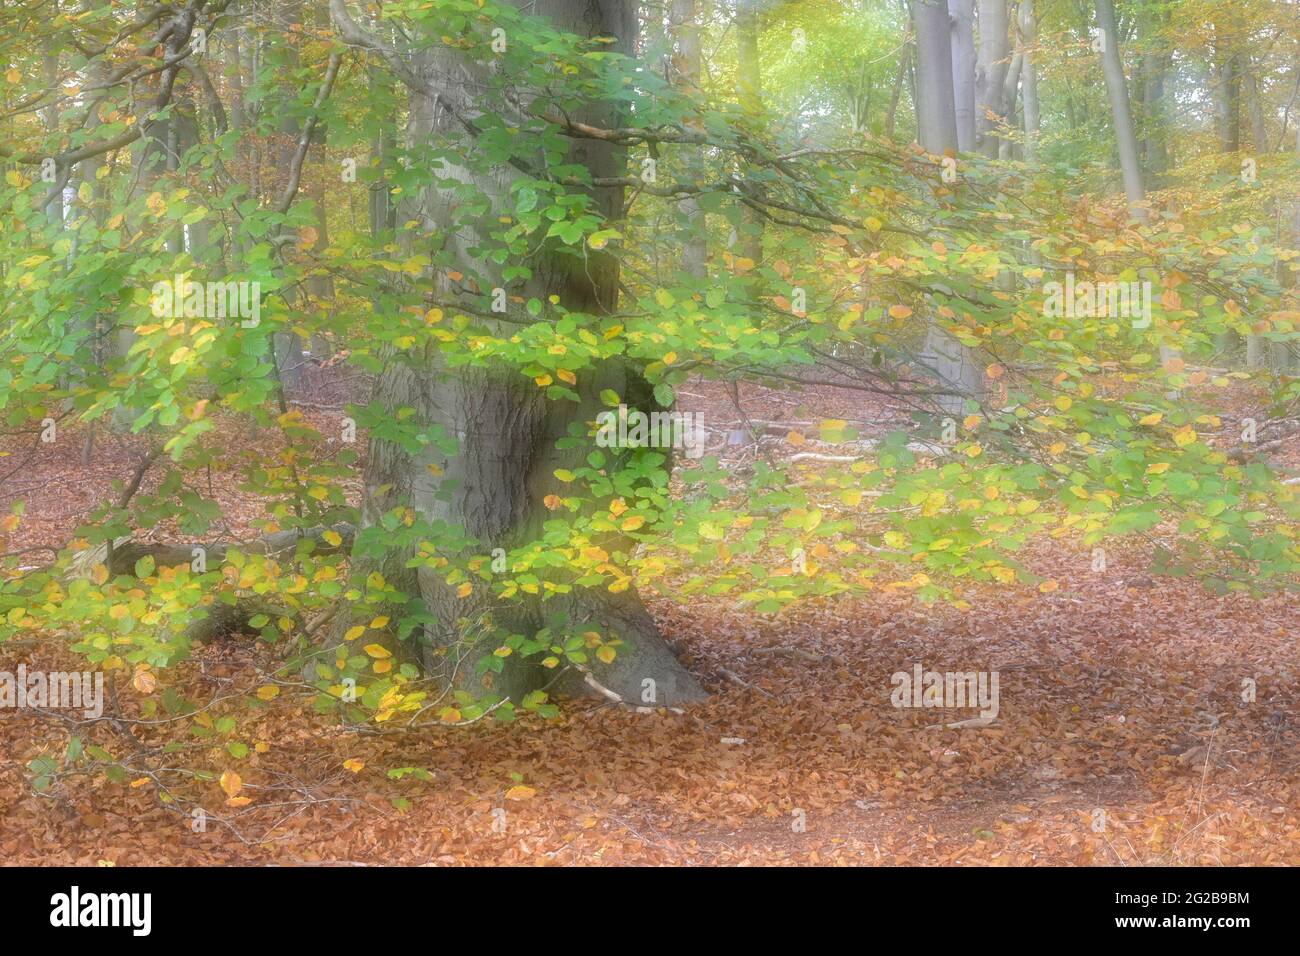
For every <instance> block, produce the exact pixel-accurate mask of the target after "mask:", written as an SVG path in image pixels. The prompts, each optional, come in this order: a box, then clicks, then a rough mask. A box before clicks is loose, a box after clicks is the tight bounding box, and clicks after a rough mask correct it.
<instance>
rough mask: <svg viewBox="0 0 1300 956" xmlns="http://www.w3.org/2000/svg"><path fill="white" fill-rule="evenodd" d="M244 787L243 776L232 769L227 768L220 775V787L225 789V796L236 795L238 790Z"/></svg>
mask: <svg viewBox="0 0 1300 956" xmlns="http://www.w3.org/2000/svg"><path fill="white" fill-rule="evenodd" d="M243 788H244V781H243V778H241V777H240V776H239V774H237V773H236V772H235V771H233V770H227V771H226V772H225V773H223V774H222V775H221V789H222V790H224V791H226V796H228V797H237V796H239V791H240V790H242V789H243Z"/></svg>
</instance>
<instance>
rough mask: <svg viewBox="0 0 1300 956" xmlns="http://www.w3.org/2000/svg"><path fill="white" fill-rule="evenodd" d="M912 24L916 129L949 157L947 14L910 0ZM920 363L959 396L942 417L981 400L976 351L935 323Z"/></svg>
mask: <svg viewBox="0 0 1300 956" xmlns="http://www.w3.org/2000/svg"><path fill="white" fill-rule="evenodd" d="M912 22H913V24H914V26H915V28H916V63H917V70H916V87H917V95H916V110H917V117H916V126H917V130H918V131H919V135H920V139H921V145H922V146H923V147H924V148H925V149H926V150H928V151H929V152H931V153H935V154H938V155H943V154H950V155H951V154H953V153H955V152H956V151H957V116H956V104H955V100H954V95H953V82H952V45H951V39H950V31H949V26H948V9H947V7H946V6H944V5H941V4H940V3H938V2H932V0H912ZM922 360H923V361H924V362H925V364H926V365H927V366H928V367H929V368H930V370H931V371H933V372H934V374H935V376H936V377H937V378H938V380H939V384H940V386H941V387H943V388H947V389H950V390H952V391H954V392H957V393H960V394H955V395H950V396H944V397H942V398H941V399H940V400H939V405H940V407H941V408H942V409H943V410H944V411H945V412H947V413H949V414H954V415H955V414H960V413H961V411H962V408H963V406H964V405H965V397H964V396H970V397H972V398H973V397H976V396H978V395H979V392H980V388H981V385H982V383H983V373H982V371H981V370H980V368H979V362H978V359H977V358H976V355H975V353H974V351H973V350H971V349H968V348H966V347H965V346H964V345H962V344H961V343H960V342H958V341H957V340H956V339H955V338H953V337H952V336H951V335H949V334H948V332H947V331H946V330H945V329H943V328H942V327H941V326H940V325H939V324H938V323H937V322H936V321H935V320H934V319H933V318H931V319H930V320H929V322H928V325H927V327H926V339H925V347H924V350H923V352H922Z"/></svg>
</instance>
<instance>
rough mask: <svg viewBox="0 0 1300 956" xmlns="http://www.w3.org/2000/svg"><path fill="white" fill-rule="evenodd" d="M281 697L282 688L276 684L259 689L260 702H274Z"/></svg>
mask: <svg viewBox="0 0 1300 956" xmlns="http://www.w3.org/2000/svg"><path fill="white" fill-rule="evenodd" d="M279 696H280V688H278V687H276V686H275V685H274V684H264V685H263V686H261V687H259V688H258V689H257V697H258V699H259V700H274V699H275V698H277V697H279Z"/></svg>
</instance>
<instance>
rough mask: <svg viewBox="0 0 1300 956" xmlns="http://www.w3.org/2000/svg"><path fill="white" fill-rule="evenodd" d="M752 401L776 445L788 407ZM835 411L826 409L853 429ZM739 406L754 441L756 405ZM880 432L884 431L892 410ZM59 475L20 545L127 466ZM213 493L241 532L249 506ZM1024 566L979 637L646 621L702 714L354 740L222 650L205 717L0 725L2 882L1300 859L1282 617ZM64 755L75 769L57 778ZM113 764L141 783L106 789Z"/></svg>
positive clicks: (270, 654)
mask: <svg viewBox="0 0 1300 956" xmlns="http://www.w3.org/2000/svg"><path fill="white" fill-rule="evenodd" d="M707 389H708V387H707V386H700V387H699V389H698V390H697V391H698V392H699V393H700V395H704V394H705V393H706V392H707ZM713 397H714V398H716V397H717V396H713ZM831 398H832V399H833V398H834V396H832V397H831ZM764 400H765V401H767V402H768V403H769V404H768V406H767V407H765V408H764V410H763V414H764V415H765V416H766V417H767V418H769V419H771V418H775V417H776V413H777V410H779V406H780V405H781V404H782V400H781V399H780V397H779V396H770V395H769V396H764ZM854 400H855V401H859V400H858V399H856V398H855V399H854ZM759 404H761V403H759ZM786 404H788V403H786ZM825 404H826V403H819V411H820V413H821V414H826V413H827V412H828V411H834V409H827V408H825V407H823V406H824V405H825ZM863 407H864V406H862V404H861V403H860V401H859V404H858V408H859V409H861V408H863ZM746 411H747V413H748V414H750V415H751V416H754V417H758V412H757V411H756V410H755V405H754V403H747V404H746ZM800 411H801V410H800V409H798V408H794V409H791V410H790V412H789V414H788V415H787V416H786V417H788V418H792V419H793V418H796V417H798V416H797V415H796V413H798V412H800ZM859 414H863V413H862V412H859ZM870 414H876V415H878V416H879V418H880V419H881V420H882V421H883V420H885V419H886V418H887V417H888V410H884V409H875V410H873V411H871V412H870ZM254 438H255V436H254ZM254 444H255V442H254V441H253V440H252V439H250V444H249V447H253V445H254ZM64 447H65V448H67V447H68V446H67V445H65V446H64ZM788 450H789V449H787V451H788ZM65 454H72V453H71V452H66V451H65ZM52 456H53V453H52V452H51V453H49V454H47V455H46V456H45V457H43V458H41V459H39V460H37V461H36V462H35V463H34V464H33V465H32V466H31V470H30V474H31V476H32V477H31V481H32V482H33V483H35V484H36V485H37V486H39V490H38V491H36V492H34V493H29V496H28V501H29V515H30V516H31V518H32V519H33V521H32V522H31V523H30V524H28V525H27V527H28V528H29V529H35V530H31V531H29V532H28V533H29V534H33V535H36V536H38V537H40V536H43V535H47V534H48V535H49V538H48V539H46V540H47V541H48V542H55V541H59V540H66V538H67V537H68V536H70V533H71V529H72V528H73V527H74V526H75V524H76V521H77V520H78V516H79V515H81V514H82V513H84V511H86V510H88V509H89V508H90V507H93V505H94V504H95V503H96V502H97V501H98V500H99V496H100V495H102V494H103V493H104V491H105V490H106V488H105V487H104V483H105V482H106V481H107V479H108V477H109V476H111V475H120V474H122V472H123V471H124V470H129V469H124V468H122V467H120V466H122V464H123V463H124V462H129V461H130V460H131V456H130V454H129V453H128V450H127V448H126V445H125V443H122V442H120V441H119V440H117V439H110V440H108V441H107V442H103V443H102V446H101V448H100V449H99V451H98V452H97V459H96V460H97V462H98V466H97V467H98V470H92V471H91V472H89V473H87V472H83V471H82V470H81V469H80V468H79V466H77V465H76V463H75V462H72V461H68V460H62V459H58V458H56V457H52ZM114 456H117V460H116V461H115V460H114ZM60 476H63V477H62V478H60ZM72 477H75V479H76V480H75V481H74V480H71V478H72ZM96 481H99V484H98V485H97V484H96ZM219 484H220V482H219V480H218V485H219ZM218 492H219V494H220V495H221V496H223V497H229V499H230V500H229V501H223V504H226V505H228V506H229V509H230V510H229V512H228V513H231V514H239V513H240V507H241V504H242V505H243V506H245V507H246V510H247V513H249V514H252V513H254V512H255V511H256V502H243V503H241V502H240V501H238V500H237V499H238V495H237V493H236V492H234V491H233V490H227V489H224V488H218ZM60 534H61V535H62V538H60V537H59V535H60ZM31 543H32V542H31V541H28V542H24V543H23V544H24V545H30V544H31ZM37 543H45V542H41V541H37ZM36 557H39V555H37V556H36ZM1026 561H1027V564H1028V565H1029V566H1030V567H1031V569H1032V570H1033V571H1034V573H1036V574H1039V575H1042V576H1045V577H1049V578H1051V579H1052V580H1055V581H1056V582H1058V584H1059V587H1058V589H1057V590H1054V591H1051V592H1048V593H1044V592H1042V591H1040V590H1037V589H1034V588H1030V587H1012V588H997V589H993V588H988V589H987V590H984V591H981V590H975V591H973V592H970V593H968V594H967V595H966V597H967V599H968V600H969V601H970V607H969V609H966V610H959V609H957V608H954V607H950V606H947V605H937V606H924V605H920V604H917V603H915V602H914V601H913V600H912V599H911V598H910V597H909V596H907V595H904V594H890V593H884V592H877V593H875V594H874V595H872V596H871V597H869V598H865V599H854V600H839V601H827V600H819V601H812V602H809V603H807V604H802V605H800V606H799V607H797V608H792V609H790V610H788V611H786V612H784V613H783V614H781V615H780V616H777V617H760V616H757V615H755V614H753V613H752V612H749V611H745V610H742V609H739V608H738V607H737V606H736V605H735V604H734V603H733V602H732V601H729V600H724V599H708V598H693V599H692V600H691V603H690V604H689V606H677V605H674V604H671V603H669V602H667V601H665V600H655V601H653V602H652V608H653V610H654V611H655V613H656V616H657V617H658V619H659V621H660V623H661V625H662V626H663V628H664V630H665V633H667V634H668V635H669V636H670V638H671V639H672V640H673V641H674V643H675V644H676V646H677V648H678V650H679V652H680V653H681V655H682V657H683V659H684V660H685V661H686V662H687V663H688V665H689V666H690V668H691V669H692V670H693V671H694V672H695V673H697V674H698V675H700V676H701V678H702V680H703V681H704V682H705V684H706V685H707V686H708V688H709V689H710V691H711V692H712V695H713V696H712V698H711V699H710V700H709V702H708V703H706V704H705V705H703V706H699V707H696V708H692V709H691V710H690V711H689V712H688V713H686V714H676V713H671V712H668V711H662V710H661V711H658V712H654V713H633V712H630V711H627V710H623V709H620V708H618V707H616V706H613V705H609V704H601V703H596V702H591V701H575V702H569V703H567V704H566V705H565V706H564V707H563V708H562V710H561V714H560V716H559V717H558V718H556V719H554V720H550V721H546V720H542V719H541V718H538V717H536V716H534V715H525V716H523V717H521V718H520V720H519V721H518V722H516V723H515V724H513V725H498V724H494V723H492V722H491V721H483V722H480V723H477V724H474V725H472V726H469V727H458V728H447V729H445V730H428V729H425V730H421V731H418V732H402V731H401V729H400V726H398V723H399V722H398V721H393V722H390V724H386V725H382V726H380V725H372V727H370V728H369V729H368V730H367V731H365V732H360V733H358V732H347V731H344V730H343V729H341V728H339V727H337V726H335V725H333V724H332V723H330V722H328V721H327V720H326V719H325V718H321V717H318V716H316V715H315V714H314V713H313V712H312V710H311V707H310V705H309V700H308V697H307V696H305V695H303V694H300V693H299V692H298V688H295V687H293V686H292V685H281V686H279V687H276V688H275V689H274V691H273V692H265V691H264V693H263V695H262V696H264V697H268V698H269V699H266V700H263V699H260V697H259V696H258V695H257V693H256V692H257V691H258V689H259V688H266V687H267V686H268V682H267V677H266V675H267V674H268V673H269V672H270V671H272V670H273V669H274V668H275V666H276V664H277V661H278V652H277V650H276V649H275V648H273V647H268V646H266V645H259V644H257V643H256V642H254V641H252V640H248V639H233V640H226V641H221V642H217V643H214V644H211V645H209V646H206V647H204V648H202V649H200V650H199V651H198V652H197V654H196V655H195V658H194V659H193V660H192V661H191V662H189V663H187V664H184V665H182V666H180V667H178V668H175V669H174V670H169V671H168V672H167V673H166V675H165V682H166V688H167V689H170V690H171V691H173V692H175V693H178V694H180V695H181V696H183V697H185V698H187V699H189V700H191V701H194V702H197V703H199V704H200V705H207V706H205V709H204V710H203V712H202V714H201V715H199V716H197V717H195V716H186V715H185V714H184V713H182V714H181V715H179V716H178V717H176V718H175V719H167V715H166V713H165V712H163V711H159V713H158V714H157V715H156V716H155V717H154V718H152V719H153V721H154V722H152V723H150V722H146V721H143V720H140V719H139V718H140V717H141V714H142V712H141V710H140V708H141V706H142V704H143V702H144V701H145V700H146V699H147V698H149V697H155V698H156V697H158V696H160V695H161V694H162V693H164V688H163V687H162V686H159V687H157V688H153V689H151V688H149V687H148V686H147V685H146V686H145V687H143V689H142V688H141V687H140V686H131V685H129V684H128V683H127V682H126V678H125V677H123V678H120V679H119V681H118V682H117V683H116V685H115V686H114V688H113V693H112V694H111V695H110V701H109V703H108V704H107V709H106V713H109V714H115V715H122V716H123V717H124V718H126V719H123V720H118V721H100V722H97V723H95V724H93V725H85V724H82V725H78V726H73V725H71V724H69V723H68V722H67V721H60V720H59V719H55V718H50V717H42V716H37V715H34V714H32V713H31V712H29V711H13V710H5V711H0V714H2V715H3V716H0V753H2V754H3V759H2V760H0V852H2V853H3V856H2V857H0V858H2V859H3V860H4V861H5V862H7V863H40V864H57V863H70V864H95V863H97V862H100V861H110V862H112V863H115V864H118V865H130V864H147V863H161V864H222V863H237V862H280V863H322V864H337V863H372V864H379V863H385V864H461V863H464V864H500V863H507V864H542V865H574V864H597V863H646V864H664V863H675V864H740V863H748V864H773V863H777V864H782V863H790V864H816V863H821V864H837V863H842V864H882V865H883V864H955V863H961V864H1085V865H1086V864H1118V863H1123V864H1129V865H1142V864H1152V863H1179V864H1211V865H1215V864H1223V865H1235V864H1296V863H1300V756H1298V754H1300V748H1298V746H1297V745H1298V744H1300V717H1298V714H1300V710H1298V709H1297V687H1298V686H1300V682H1298V681H1297V677H1298V676H1300V675H1298V674H1297V670H1298V669H1300V648H1298V647H1297V636H1296V622H1297V619H1298V617H1300V615H1297V608H1296V604H1295V602H1294V599H1293V598H1288V597H1287V596H1285V595H1279V596H1275V597H1270V598H1265V599H1251V598H1249V597H1245V596H1240V595H1233V596H1228V597H1218V596H1215V595H1213V594H1211V593H1209V592H1208V591H1207V590H1205V589H1203V588H1202V587H1201V586H1200V585H1198V584H1196V583H1195V582H1192V581H1186V580H1178V581H1174V580H1169V579H1164V578H1153V577H1151V576H1149V574H1148V573H1147V566H1148V545H1147V544H1146V543H1143V544H1142V548H1141V549H1138V548H1136V547H1135V548H1133V549H1131V550H1126V549H1124V548H1108V555H1107V563H1106V569H1105V571H1104V572H1098V571H1094V570H1093V564H1092V560H1091V556H1090V553H1089V552H1088V551H1085V550H1083V549H1081V548H1077V547H1076V546H1074V545H1071V544H1069V543H1068V542H1064V541H1055V542H1044V543H1042V544H1040V545H1039V546H1037V547H1036V548H1035V549H1033V550H1032V552H1031V553H1030V555H1029V556H1028V557H1027V558H1026ZM3 652H4V653H3V658H4V661H5V664H4V667H5V668H7V669H10V670H12V669H14V668H16V666H17V665H18V664H19V663H26V664H27V665H28V667H29V669H30V668H35V667H41V668H45V669H51V670H53V669H75V668H77V666H78V661H77V659H76V658H75V657H74V656H73V655H71V654H70V653H68V652H66V651H65V650H63V649H62V646H61V644H60V643H59V642H57V641H55V640H47V641H41V642H37V643H26V644H21V643H14V644H9V645H6V646H5V647H4V648H3ZM915 664H922V665H924V666H925V668H926V669H933V670H938V671H971V670H975V671H990V670H996V671H998V672H999V675H1000V713H999V714H998V717H997V719H996V721H995V722H994V723H993V724H992V725H990V726H987V727H969V726H968V727H964V728H957V729H949V728H947V727H945V726H943V725H944V724H945V723H946V722H950V721H954V720H961V719H964V718H970V717H974V716H975V711H973V710H967V711H962V712H954V711H952V710H940V709H932V708H921V709H910V708H904V709H896V708H895V707H893V706H892V705H891V702H890V695H891V691H892V689H893V688H892V685H891V681H890V676H891V674H893V673H894V672H897V671H911V669H912V667H913V665H915ZM1248 679H1249V680H1253V681H1254V682H1255V684H1254V686H1255V688H1256V691H1255V695H1254V696H1255V699H1254V700H1253V701H1249V700H1245V699H1243V687H1244V686H1245V685H1244V683H1243V682H1244V681H1246V680H1248ZM146 690H147V691H149V693H145V692H144V691H146ZM1247 696H1249V695H1247ZM212 701H216V702H215V703H212V704H209V702H212ZM225 718H232V719H231V720H226V719H225ZM72 736H76V737H77V739H78V744H77V745H75V746H76V747H77V749H78V750H79V751H80V753H79V757H78V759H77V760H75V761H71V762H69V761H68V760H67V759H66V758H67V751H68V744H69V739H70V737H72ZM169 742H173V752H171V753H164V752H163V751H162V749H161V748H163V747H164V746H165V745H166V744H168V743H169ZM177 742H179V748H178V747H177ZM91 747H97V748H102V751H98V750H96V751H93V752H92V751H91V749H90V748H91ZM102 752H107V753H109V754H111V755H112V757H113V760H114V762H116V763H120V764H121V765H122V767H123V770H122V772H121V773H117V772H115V774H114V775H115V776H116V777H117V778H118V779H117V780H116V781H114V780H113V779H110V778H109V777H108V776H106V775H105V773H104V768H103V766H102V765H101V764H100V763H99V762H98V761H97V759H96V757H95V756H94V754H95V753H102ZM42 757H48V758H50V762H51V764H56V765H58V767H59V770H58V771H57V772H55V773H54V774H53V782H52V784H51V786H50V787H49V788H48V789H47V790H46V791H45V792H44V793H40V794H38V793H36V792H34V791H33V789H32V773H31V772H30V771H29V770H28V769H27V767H28V765H30V764H31V763H32V762H33V761H38V760H40V758H42ZM168 768H176V769H175V770H172V769H168ZM195 771H198V774H197V775H195V773H194V772H195ZM200 806H201V807H203V808H204V814H205V818H206V823H205V825H204V826H203V828H202V832H197V831H196V826H197V824H196V823H195V819H196V818H195V816H194V813H193V811H194V808H195V807H200Z"/></svg>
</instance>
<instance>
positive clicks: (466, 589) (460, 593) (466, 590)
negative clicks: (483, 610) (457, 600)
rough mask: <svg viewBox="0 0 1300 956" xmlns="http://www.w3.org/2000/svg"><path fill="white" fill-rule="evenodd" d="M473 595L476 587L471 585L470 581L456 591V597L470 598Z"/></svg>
mask: <svg viewBox="0 0 1300 956" xmlns="http://www.w3.org/2000/svg"><path fill="white" fill-rule="evenodd" d="M473 593H474V585H472V584H470V583H469V582H468V581H466V582H465V583H464V584H462V585H461V586H460V587H458V588H457V589H456V597H461V598H463V597H469V596H470V595H471V594H473Z"/></svg>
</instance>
